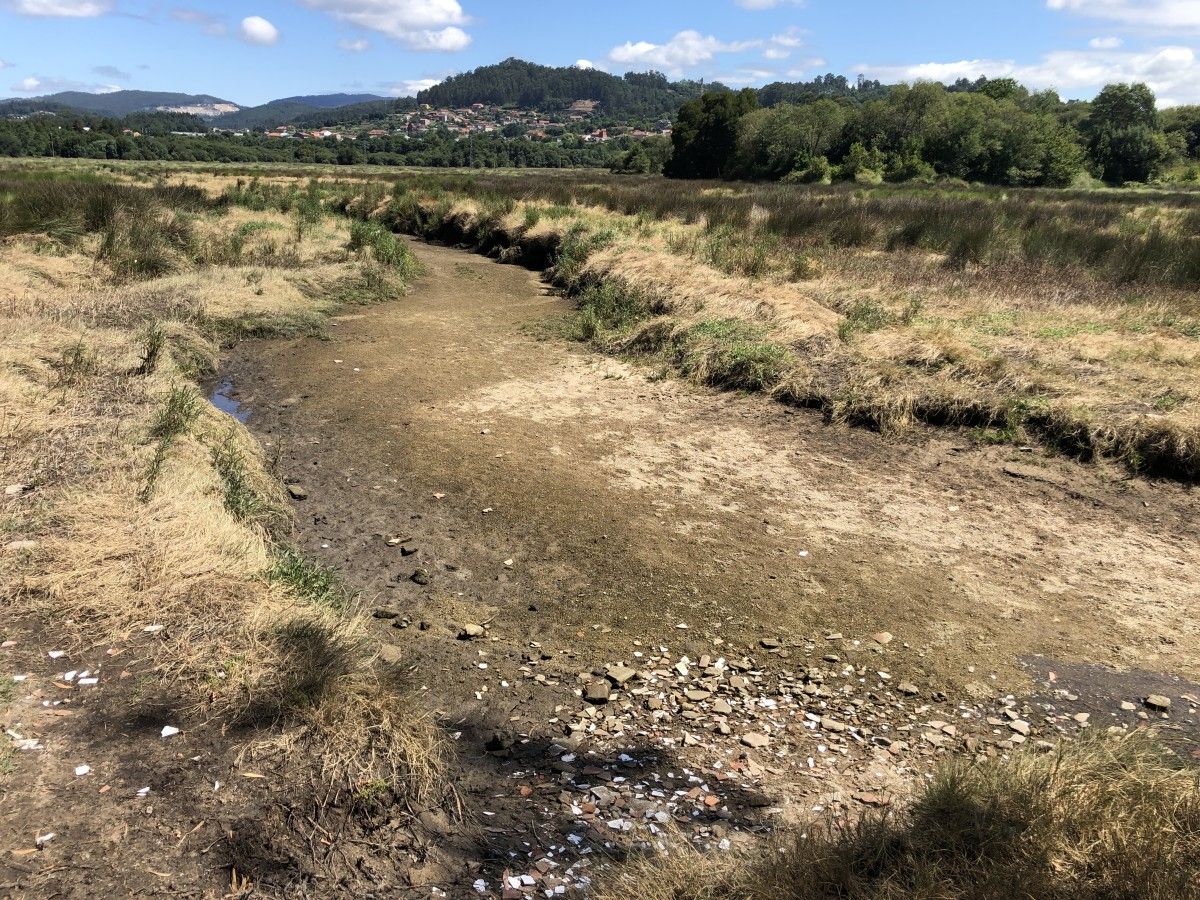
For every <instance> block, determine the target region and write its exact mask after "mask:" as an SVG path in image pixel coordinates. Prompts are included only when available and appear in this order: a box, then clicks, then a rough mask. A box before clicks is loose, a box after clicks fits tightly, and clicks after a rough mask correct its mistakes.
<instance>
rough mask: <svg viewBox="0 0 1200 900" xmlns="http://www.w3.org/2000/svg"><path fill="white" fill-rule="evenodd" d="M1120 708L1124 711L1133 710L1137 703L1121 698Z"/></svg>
mask: <svg viewBox="0 0 1200 900" xmlns="http://www.w3.org/2000/svg"><path fill="white" fill-rule="evenodd" d="M1121 709H1122V710H1124V711H1125V712H1133V711H1134V710H1135V709H1137V705H1136V704H1133V703H1130V702H1129V701H1128V700H1122V701H1121Z"/></svg>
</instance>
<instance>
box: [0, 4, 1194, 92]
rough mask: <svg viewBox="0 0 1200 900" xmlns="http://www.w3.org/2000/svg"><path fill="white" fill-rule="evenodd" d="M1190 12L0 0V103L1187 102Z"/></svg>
mask: <svg viewBox="0 0 1200 900" xmlns="http://www.w3.org/2000/svg"><path fill="white" fill-rule="evenodd" d="M1198 50H1200V0H910V2H902V0H857V2H853V3H846V2H844V0H603V2H594V0H557V2H554V0H255V2H251V3H216V2H211V0H179V2H178V3H176V2H173V0H0V96H3V95H8V96H18V97H20V96H36V95H39V94H45V93H53V92H55V91H59V90H91V91H106V90H115V89H119V88H141V89H147V90H172V91H185V92H188V93H208V94H215V95H217V96H219V97H222V98H224V99H228V100H232V101H234V102H236V103H240V104H243V105H252V104H257V103H262V102H265V101H266V100H269V99H273V98H276V97H283V96H288V95H293V94H307V93H331V92H339V91H354V92H366V93H378V94H383V95H396V96H399V95H403V94H409V93H412V92H413V91H415V90H416V89H418V88H420V87H422V86H424V85H426V84H428V83H432V82H435V81H438V80H440V79H441V78H444V77H445V76H446V75H449V74H453V73H455V72H460V71H464V70H466V69H471V68H474V67H475V66H479V65H485V64H488V63H492V62H496V61H498V60H501V59H504V58H505V57H508V56H518V57H522V58H524V59H530V60H533V61H535V62H540V63H545V64H548V65H576V64H578V65H585V66H587V65H591V66H596V67H598V68H602V69H606V70H608V71H612V72H616V73H623V72H626V71H629V70H635V71H644V70H646V69H650V68H654V69H658V70H660V71H664V72H667V73H668V74H669V75H671V76H672V77H681V76H687V77H692V78H705V79H709V80H713V79H719V80H722V81H724V82H726V83H728V84H731V85H737V86H740V85H760V84H763V83H766V82H768V81H775V80H784V81H789V80H799V79H807V78H811V77H812V76H814V75H817V74H822V73H824V72H827V71H831V72H836V73H839V74H845V75H847V76H850V77H853V76H855V75H857V74H860V73H862V74H866V75H868V76H871V77H877V78H882V79H884V80H886V81H899V80H915V79H920V78H936V79H940V80H953V79H954V78H957V77H959V76H966V77H970V78H974V77H977V76H978V75H981V74H986V75H989V76H992V77H996V76H1005V75H1011V76H1013V77H1016V78H1018V79H1020V80H1022V81H1024V82H1026V83H1027V84H1029V85H1030V86H1032V87H1037V88H1042V87H1055V88H1057V89H1058V90H1059V91H1060V93H1062V94H1063V95H1064V96H1067V97H1090V96H1092V95H1093V94H1095V92H1096V91H1097V90H1098V89H1099V87H1101V86H1103V85H1104V84H1105V83H1108V82H1111V81H1129V80H1139V81H1146V82H1148V83H1149V84H1150V85H1151V87H1153V88H1154V89H1155V91H1156V92H1157V93H1158V95H1159V98H1160V102H1161V103H1162V104H1163V105H1171V104H1177V103H1197V102H1200V61H1198V59H1197V53H1198Z"/></svg>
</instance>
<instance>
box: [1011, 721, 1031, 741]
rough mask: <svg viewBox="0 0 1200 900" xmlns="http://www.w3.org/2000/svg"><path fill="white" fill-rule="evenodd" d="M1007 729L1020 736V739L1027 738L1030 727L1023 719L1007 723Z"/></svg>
mask: <svg viewBox="0 0 1200 900" xmlns="http://www.w3.org/2000/svg"><path fill="white" fill-rule="evenodd" d="M1008 727H1009V728H1011V729H1012V730H1013V731H1015V732H1016V733H1017V734H1019V735H1021V737H1029V731H1030V726H1029V723H1028V722H1026V721H1024V720H1023V719H1014V720H1013V721H1011V722H1009V723H1008Z"/></svg>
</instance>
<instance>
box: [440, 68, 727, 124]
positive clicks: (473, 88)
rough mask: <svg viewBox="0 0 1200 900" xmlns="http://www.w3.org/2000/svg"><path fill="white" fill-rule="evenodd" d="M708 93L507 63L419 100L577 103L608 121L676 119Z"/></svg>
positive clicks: (684, 85) (661, 81)
mask: <svg viewBox="0 0 1200 900" xmlns="http://www.w3.org/2000/svg"><path fill="white" fill-rule="evenodd" d="M714 88H718V89H720V88H723V85H709V86H708V89H709V90H712V89H714ZM704 90H705V86H704V85H703V84H701V83H700V82H698V81H675V82H672V81H670V80H668V79H667V77H666V76H665V75H663V74H661V73H659V72H644V73H640V74H639V73H635V72H630V73H628V74H626V75H625V76H624V77H618V76H616V75H610V74H608V73H607V72H601V71H599V70H597V69H580V68H577V67H574V66H571V67H553V66H540V65H538V64H536V63H530V62H525V61H524V60H520V59H506V60H505V61H504V62H502V63H498V64H496V65H493V66H482V67H480V68H478V69H475V70H474V71H473V72H465V73H463V74H461V75H454V76H452V77H451V78H448V79H446V80H445V81H443V82H442V83H441V84H439V85H435V86H434V87H431V88H428V89H427V90H424V91H421V93H419V94H418V95H417V100H418V102H420V103H428V104H429V105H430V106H433V107H449V108H461V107H465V106H470V105H471V104H472V103H485V104H487V105H489V106H518V107H523V108H525V109H541V110H546V111H557V110H562V109H565V108H566V107H569V106H570V105H571V104H572V103H574V102H575V101H576V100H595V101H597V102H598V103H599V109H598V112H599V113H600V115H601V116H603V117H604V118H606V119H646V118H653V117H656V116H673V115H674V114H675V112H676V111H677V110H678V109H679V107H680V105H681V104H682V103H683V102H684V101H686V100H690V99H692V98H693V97H698V96H700V94H702V93H703V92H704Z"/></svg>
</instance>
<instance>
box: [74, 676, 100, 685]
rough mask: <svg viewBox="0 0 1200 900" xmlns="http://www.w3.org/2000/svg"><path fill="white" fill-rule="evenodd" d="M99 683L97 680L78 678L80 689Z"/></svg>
mask: <svg viewBox="0 0 1200 900" xmlns="http://www.w3.org/2000/svg"><path fill="white" fill-rule="evenodd" d="M99 682H100V679H99V678H80V679H79V686H80V687H89V686H91V685H93V684H98V683H99Z"/></svg>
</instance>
